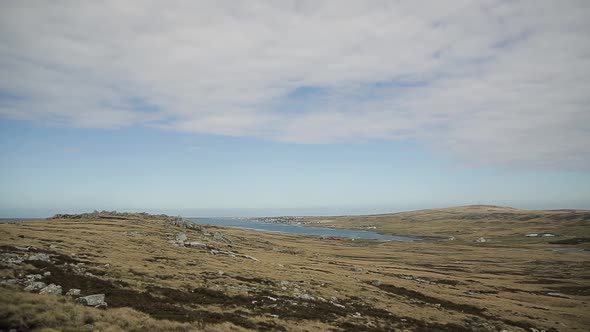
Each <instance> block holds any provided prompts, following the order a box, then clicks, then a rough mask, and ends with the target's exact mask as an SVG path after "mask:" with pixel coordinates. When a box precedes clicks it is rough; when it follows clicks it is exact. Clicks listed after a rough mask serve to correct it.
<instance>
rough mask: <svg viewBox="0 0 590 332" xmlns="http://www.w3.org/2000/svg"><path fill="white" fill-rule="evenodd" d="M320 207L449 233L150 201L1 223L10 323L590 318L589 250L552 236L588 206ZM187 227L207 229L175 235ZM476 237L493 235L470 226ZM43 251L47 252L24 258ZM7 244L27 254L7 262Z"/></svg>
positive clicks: (138, 327)
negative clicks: (299, 222) (257, 217)
mask: <svg viewBox="0 0 590 332" xmlns="http://www.w3.org/2000/svg"><path fill="white" fill-rule="evenodd" d="M499 213H504V215H502V216H500V215H498V214H499ZM445 215H447V219H444V218H445V217H444V216H445ZM537 215H539V216H537ZM527 216H528V217H527ZM310 220H311V219H310ZM314 220H316V221H320V222H321V223H324V224H327V225H334V226H335V227H346V228H359V227H360V228H362V227H366V226H375V227H377V230H378V231H380V232H382V233H392V234H400V235H409V236H421V235H423V236H431V237H437V238H440V239H441V240H433V239H430V240H427V241H417V242H412V243H406V242H377V241H350V240H322V239H319V238H314V237H303V236H295V235H287V234H273V233H262V232H255V231H247V230H239V229H222V228H216V227H203V228H201V227H196V228H192V229H189V228H184V227H182V223H172V222H169V221H167V220H165V219H164V218H158V217H146V216H140V215H129V216H125V217H113V216H111V217H110V216H108V215H103V216H99V217H98V216H97V217H93V218H87V219H69V218H63V219H54V220H48V221H37V222H22V223H16V224H1V225H0V249H1V254H2V255H3V256H2V257H3V261H2V260H0V262H2V264H4V265H3V266H2V270H1V271H0V278H1V279H2V280H4V282H3V284H4V285H3V286H1V287H0V329H5V330H8V329H10V328H15V329H18V330H43V331H54V330H57V331H81V330H82V331H83V330H95V331H147V330H150V331H193V330H196V331H201V330H205V331H220V330H223V331H225V330H227V331H244V330H269V331H323V330H333V331H393V330H396V331H502V330H506V331H532V330H531V329H538V330H539V331H540V330H546V331H587V330H588V326H590V315H589V314H588V312H590V305H589V304H588V302H589V301H590V255H589V254H587V253H584V252H573V253H560V252H555V251H553V250H552V249H554V248H561V247H569V248H580V249H583V248H587V245H588V243H586V242H584V240H583V238H584V237H587V236H588V227H589V223H590V220H589V218H588V212H584V211H560V212H546V211H520V210H510V211H508V212H507V209H504V208H502V209H500V208H496V207H481V206H480V207H465V208H454V209H441V210H427V211H418V212H409V213H402V214H392V215H380V216H365V217H335V218H321V219H314ZM180 233H183V234H186V235H187V237H188V239H187V240H186V241H195V242H198V243H194V244H193V246H178V245H176V244H175V243H174V241H175V239H176V237H177V235H178V234H180ZM526 233H553V234H556V235H559V236H557V237H555V238H527V237H524V234H526ZM450 236H454V237H455V240H452V241H451V240H448V238H449V237H450ZM479 237H485V238H486V239H488V238H489V239H490V240H491V242H484V243H478V242H473V240H474V239H476V238H479ZM442 239H444V240H442ZM572 239H574V240H575V239H578V240H580V239H582V240H580V241H577V240H575V241H572ZM564 240H565V241H564ZM550 241H563V242H566V243H568V242H569V243H576V242H582V243H579V244H550V243H549V242H550ZM39 254H47V255H48V257H50V259H49V261H43V260H26V257H30V256H31V255H39ZM7 257H9V258H10V257H12V258H15V257H16V258H18V257H21V258H25V260H24V261H23V262H22V263H18V264H10V263H7ZM46 272H50V274H49V275H44V273H46ZM29 274H40V275H42V276H43V277H42V279H40V280H41V281H43V282H45V283H46V284H49V283H54V284H56V285H60V286H62V288H63V292H64V293H65V292H66V291H67V290H68V289H71V288H77V289H81V291H82V295H89V294H97V293H101V294H105V295H106V298H105V301H106V302H107V303H108V308H107V309H97V308H92V307H85V306H82V305H80V304H77V303H75V301H74V299H73V298H72V297H69V296H56V295H40V294H34V293H29V292H25V291H23V289H22V288H23V287H22V285H20V284H19V282H21V281H20V280H23V278H25V277H26V275H29ZM11 279H12V280H16V282H8V280H11Z"/></svg>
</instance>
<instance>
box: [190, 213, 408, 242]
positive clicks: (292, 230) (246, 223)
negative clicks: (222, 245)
mask: <svg viewBox="0 0 590 332" xmlns="http://www.w3.org/2000/svg"><path fill="white" fill-rule="evenodd" d="M187 219H188V220H190V221H192V222H194V223H196V224H202V225H213V226H223V227H235V228H244V229H251V230H255V231H266V232H278V233H289V234H299V235H310V236H325V237H337V238H349V239H371V240H384V241H404V242H411V241H415V240H417V239H416V238H411V237H403V236H394V235H383V234H379V233H376V232H371V231H362V230H349V229H333V228H323V227H311V226H301V225H291V224H275V223H265V222H259V221H251V220H245V219H231V218H187Z"/></svg>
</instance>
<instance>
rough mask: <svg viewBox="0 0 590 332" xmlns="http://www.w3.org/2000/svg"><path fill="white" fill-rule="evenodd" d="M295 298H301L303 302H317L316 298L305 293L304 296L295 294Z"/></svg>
mask: <svg viewBox="0 0 590 332" xmlns="http://www.w3.org/2000/svg"><path fill="white" fill-rule="evenodd" d="M293 296H294V297H296V298H300V299H302V300H308V301H315V297H313V296H311V295H309V294H305V293H303V294H298V293H295V294H293Z"/></svg>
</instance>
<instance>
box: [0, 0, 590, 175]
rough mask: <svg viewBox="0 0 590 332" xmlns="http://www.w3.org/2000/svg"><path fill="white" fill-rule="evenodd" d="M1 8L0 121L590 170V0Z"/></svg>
mask: <svg viewBox="0 0 590 332" xmlns="http://www.w3.org/2000/svg"><path fill="white" fill-rule="evenodd" d="M0 7H1V8H0V9H1V10H0V71H1V73H2V76H1V78H0V116H3V117H8V118H18V119H25V120H32V121H41V122H47V123H50V124H58V125H65V126H76V127H98V128H120V127H125V126H130V125H137V124H143V125H149V126H155V127H161V128H166V129H172V130H179V131H188V132H195V133H209V134H220V135H232V136H254V137H261V138H265V139H273V140H279V141H287V142H296V143H326V142H340V141H355V140H367V139H391V140H396V139H408V140H416V141H420V142H422V143H423V144H425V145H426V146H429V147H431V148H433V149H436V150H440V151H445V152H448V153H451V154H453V155H455V156H458V157H460V158H463V159H464V160H467V161H469V162H473V163H482V164H499V165H527V166H531V165H533V166H542V167H568V168H569V167H582V168H587V167H588V166H589V165H590V144H588V142H590V130H589V129H588V128H589V127H588V123H589V120H590V109H589V105H590V38H588V36H589V35H590V23H589V22H590V3H589V2H588V1H583V0H582V1H532V0H530V1H477V2H476V1H444V2H422V1H401V2H395V3H394V2H391V1H309V2H307V1H293V2H287V1H281V2H273V1H266V2H234V1H211V2H204V1H186V2H185V1H178V2H167V1H166V2H165V1H153V2H148V1H142V2H137V3H134V4H131V2H128V1H107V2H78V1H56V2H49V1H47V2H35V1H14V2H3V3H2V4H1V5H0ZM138 101H139V102H138ZM146 105H147V106H149V107H147V108H146V107H144V106H146Z"/></svg>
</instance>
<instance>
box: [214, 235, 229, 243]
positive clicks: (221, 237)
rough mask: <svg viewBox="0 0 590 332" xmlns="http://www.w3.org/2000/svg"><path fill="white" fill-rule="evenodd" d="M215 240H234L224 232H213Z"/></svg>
mask: <svg viewBox="0 0 590 332" xmlns="http://www.w3.org/2000/svg"><path fill="white" fill-rule="evenodd" d="M213 240H215V241H220V242H230V243H231V242H232V241H231V240H230V239H228V238H227V237H225V234H223V232H213Z"/></svg>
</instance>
